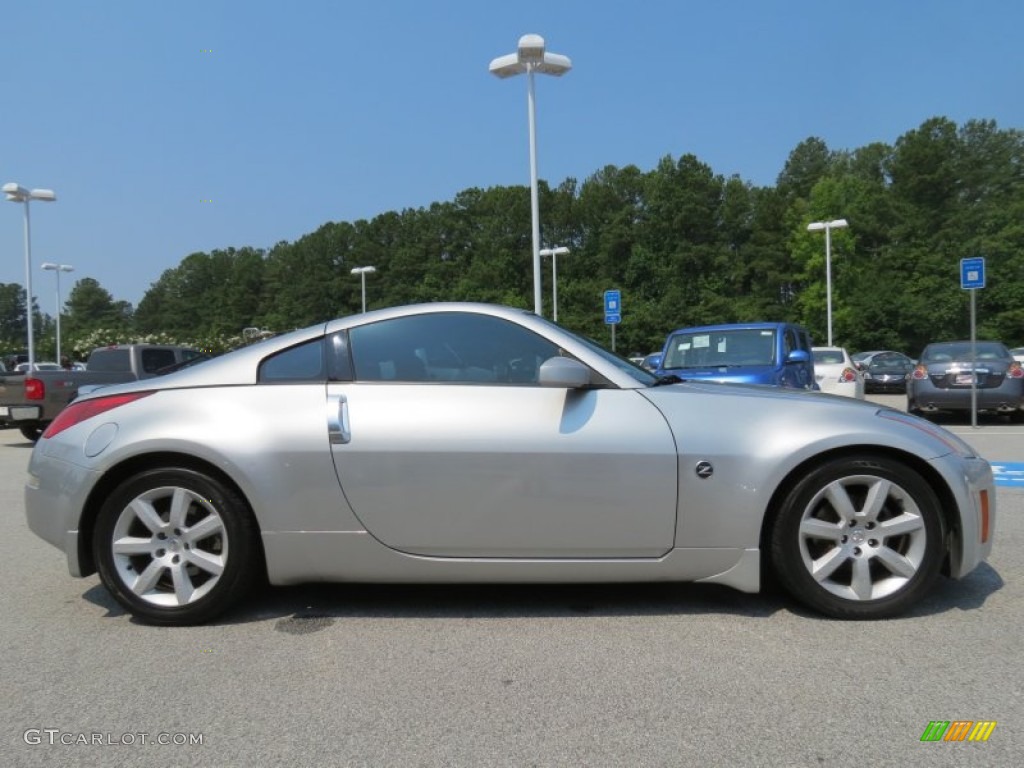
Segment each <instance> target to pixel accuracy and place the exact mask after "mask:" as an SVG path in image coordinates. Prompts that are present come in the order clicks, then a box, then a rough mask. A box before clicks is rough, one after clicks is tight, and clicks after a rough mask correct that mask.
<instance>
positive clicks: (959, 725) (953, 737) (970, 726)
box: [921, 720, 996, 741]
mask: <svg viewBox="0 0 1024 768" xmlns="http://www.w3.org/2000/svg"><path fill="white" fill-rule="evenodd" d="M995 729H996V721H995V720H953V721H949V720H932V721H931V722H930V723H928V727H927V728H925V729H924V733H922V734H921V741H988V737H989V736H991V735H992V731H994V730H995Z"/></svg>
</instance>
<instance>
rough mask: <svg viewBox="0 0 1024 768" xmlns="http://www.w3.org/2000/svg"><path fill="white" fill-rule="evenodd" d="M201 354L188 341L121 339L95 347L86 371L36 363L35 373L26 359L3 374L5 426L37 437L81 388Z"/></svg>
mask: <svg viewBox="0 0 1024 768" xmlns="http://www.w3.org/2000/svg"><path fill="white" fill-rule="evenodd" d="M200 355H202V352H199V351H198V350H195V349H190V348H188V347H177V346H167V345H158V344H116V345H112V346H109V347H100V348H99V349H95V350H93V351H92V353H91V354H90V355H89V360H88V362H87V364H86V370H84V371H75V370H70V371H66V370H64V369H63V368H61V367H60V366H59V365H57V363H36V370H35V371H33V372H31V373H30V372H28V371H27V368H28V363H21V364H19V365H18V367H19V368H21V366H22V365H24V366H25V368H26V370H24V371H21V372H20V373H17V374H5V375H3V376H0V426H7V427H17V428H18V429H19V430H21V433H22V435H24V436H25V437H26V438H28V439H29V440H37V439H39V436H40V435H41V434H42V432H43V430H44V429H46V426H47V425H48V424H49V423H50V422H51V421H53V419H54V418H55V417H56V416H57V414H58V413H60V412H61V410H62V409H63V408H64V407H65V406H66V405H67V404H68V403H69V402H71V401H72V400H74V399H75V398H76V397H77V396H78V392H79V389H80V388H82V387H96V386H102V385H107V384H115V383H122V382H126V381H134V380H136V379H147V378H152V377H153V376H156V375H157V374H158V372H159V371H160V370H161V369H162V368H166V367H167V366H170V365H174V364H175V363H179V362H182V361H184V360H188V359H191V358H193V357H197V356H200ZM51 365H52V366H53V368H50V367H49V366H51ZM40 366H47V367H46V368H40Z"/></svg>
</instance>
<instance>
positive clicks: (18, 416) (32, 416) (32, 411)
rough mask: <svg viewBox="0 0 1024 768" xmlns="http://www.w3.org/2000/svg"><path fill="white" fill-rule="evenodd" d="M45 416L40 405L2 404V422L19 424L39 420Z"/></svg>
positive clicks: (0, 418) (0, 412)
mask: <svg viewBox="0 0 1024 768" xmlns="http://www.w3.org/2000/svg"><path fill="white" fill-rule="evenodd" d="M42 417H43V408H42V406H40V405H21V404H16V405H0V424H13V425H19V424H23V423H25V422H34V421H39V420H40V419H41V418H42Z"/></svg>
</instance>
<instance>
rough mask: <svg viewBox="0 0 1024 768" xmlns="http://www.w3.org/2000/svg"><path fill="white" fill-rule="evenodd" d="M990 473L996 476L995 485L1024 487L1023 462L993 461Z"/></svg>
mask: <svg viewBox="0 0 1024 768" xmlns="http://www.w3.org/2000/svg"><path fill="white" fill-rule="evenodd" d="M992 474H994V475H995V476H996V485H1001V486H1002V487H1003V488H1024V462H1019V461H1015V462H1011V461H1002V462H997V461H993V462H992Z"/></svg>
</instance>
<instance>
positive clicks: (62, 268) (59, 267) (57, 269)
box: [40, 261, 75, 364]
mask: <svg viewBox="0 0 1024 768" xmlns="http://www.w3.org/2000/svg"><path fill="white" fill-rule="evenodd" d="M40 266H41V267H42V268H43V269H45V270H53V273H54V274H55V275H56V276H57V363H58V364H60V363H61V355H60V273H61V272H74V271H75V268H74V267H72V266H71V265H70V264H54V263H53V262H52V261H47V262H45V263H43V264H42V265H40Z"/></svg>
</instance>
